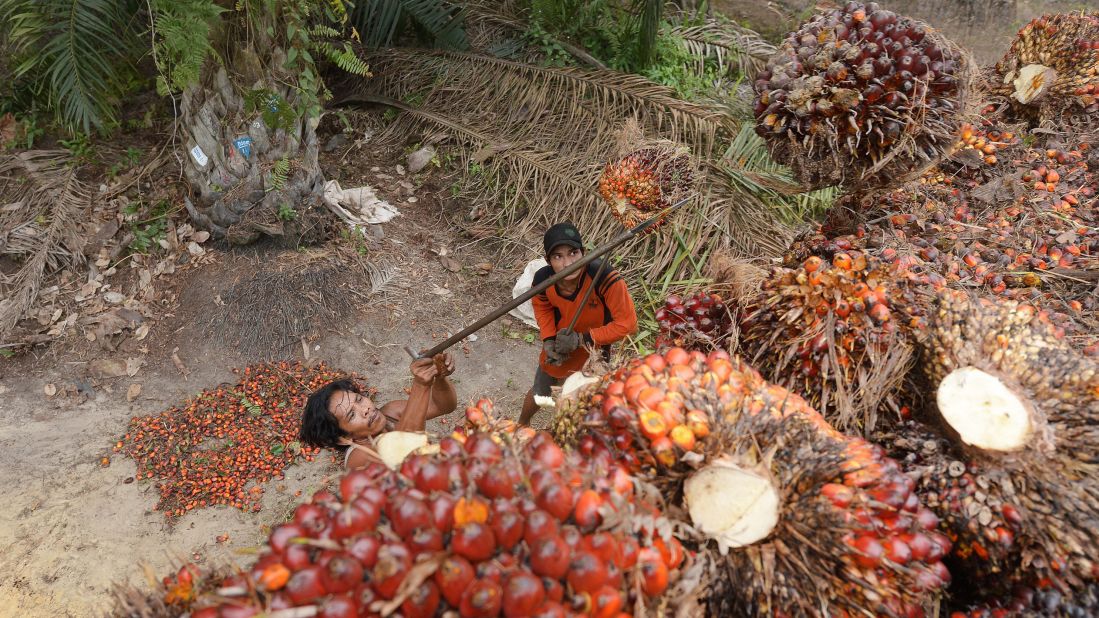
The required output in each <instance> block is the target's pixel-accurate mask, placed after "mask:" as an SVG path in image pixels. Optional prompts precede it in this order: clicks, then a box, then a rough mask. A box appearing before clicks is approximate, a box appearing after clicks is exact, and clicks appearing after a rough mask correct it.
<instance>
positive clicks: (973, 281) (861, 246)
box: [786, 144, 1099, 348]
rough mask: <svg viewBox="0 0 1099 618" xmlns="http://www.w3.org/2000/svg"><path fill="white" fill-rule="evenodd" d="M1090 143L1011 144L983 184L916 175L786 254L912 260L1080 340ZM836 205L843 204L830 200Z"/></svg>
mask: <svg viewBox="0 0 1099 618" xmlns="http://www.w3.org/2000/svg"><path fill="white" fill-rule="evenodd" d="M1095 163H1096V159H1095V158H1094V156H1093V155H1092V149H1091V148H1089V147H1088V145H1087V144H1080V145H1078V146H1076V147H1050V148H1041V149H1039V148H1030V149H1025V150H1022V151H1021V152H1014V153H1013V154H1012V156H1011V158H1010V160H1009V161H1005V162H1003V163H1002V164H1001V165H1000V166H999V167H1000V172H999V173H1001V176H1000V177H999V178H996V179H994V180H992V181H989V182H987V183H984V184H980V183H971V182H970V181H966V180H965V179H964V177H955V180H956V181H960V182H957V184H956V185H955V186H949V185H936V186H930V185H922V186H917V187H910V188H908V189H906V190H903V191H895V192H891V193H888V194H885V195H878V196H873V197H872V198H867V199H866V201H867V202H869V203H859V204H857V205H854V206H851V208H852V209H855V210H858V211H860V212H868V211H870V209H871V208H877V209H878V210H877V211H876V212H872V213H871V216H873V218H872V219H871V220H870V221H867V222H865V223H858V224H853V225H849V226H845V225H844V222H843V221H840V220H837V219H836V218H830V219H829V221H826V222H825V225H823V226H822V227H821V228H820V229H818V230H817V231H815V232H813V233H811V234H809V235H807V236H806V237H803V238H801V239H799V240H798V241H797V242H795V243H794V245H793V246H792V247H791V250H790V252H789V253H788V255H787V259H786V264H787V265H788V266H796V265H797V264H799V263H800V262H802V261H804V260H805V259H806V258H808V257H809V256H814V255H815V256H818V257H822V258H824V259H831V257H832V256H833V255H835V254H836V253H840V252H850V251H852V250H861V251H866V252H868V253H870V254H871V255H874V256H876V257H878V258H880V259H882V260H883V261H885V262H889V263H896V262H898V261H901V260H903V261H906V262H910V263H911V269H912V270H918V271H920V272H922V273H923V274H924V275H925V276H926V277H927V279H928V281H929V282H931V283H932V284H934V285H937V286H947V287H951V288H957V289H965V290H974V289H979V290H982V291H983V292H985V293H989V294H995V295H998V296H1002V297H1004V298H1009V299H1014V300H1026V301H1027V302H1030V303H1032V304H1034V305H1036V306H1037V307H1040V308H1041V309H1042V310H1043V311H1046V312H1048V313H1049V315H1050V317H1051V320H1052V321H1053V322H1054V323H1055V324H1056V325H1057V326H1058V327H1059V328H1063V329H1064V330H1065V331H1066V333H1068V334H1069V335H1070V336H1072V337H1073V342H1074V345H1078V346H1079V347H1081V348H1086V347H1087V346H1088V345H1089V343H1091V342H1093V341H1095V340H1096V339H1095V334H1096V333H1099V319H1096V318H1097V316H1099V297H1097V296H1096V295H1095V294H1094V293H1093V292H1094V287H1095V284H1094V281H1095V277H1096V272H1097V271H1099V200H1097V199H1096V187H1099V174H1096V170H1095ZM833 210H841V211H845V210H847V209H846V208H844V209H833Z"/></svg>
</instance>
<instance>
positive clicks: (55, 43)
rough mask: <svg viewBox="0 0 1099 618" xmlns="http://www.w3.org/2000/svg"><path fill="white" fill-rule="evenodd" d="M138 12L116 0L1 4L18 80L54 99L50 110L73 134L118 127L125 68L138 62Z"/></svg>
mask: <svg viewBox="0 0 1099 618" xmlns="http://www.w3.org/2000/svg"><path fill="white" fill-rule="evenodd" d="M134 12H135V7H134V6H133V5H132V3H131V2H129V1H114V0H0V20H3V21H4V22H6V23H8V24H11V30H10V34H9V37H10V39H9V40H10V43H11V48H12V51H13V52H14V53H15V54H17V55H18V57H19V63H18V64H17V65H16V67H15V71H14V77H15V78H16V79H25V80H29V81H30V82H31V83H32V86H31V87H32V88H33V89H35V90H40V91H41V90H44V91H46V92H48V93H49V105H50V106H51V107H52V108H53V109H54V110H56V112H57V114H58V117H59V119H60V120H61V122H62V123H63V124H64V125H66V126H67V127H68V128H70V129H74V130H75V129H79V130H83V131H84V132H85V133H87V132H90V131H91V130H92V129H93V128H95V129H103V128H105V127H107V126H109V125H110V124H111V123H113V121H114V119H115V107H116V105H117V98H118V96H119V93H120V91H121V80H120V78H119V75H120V73H121V72H120V70H119V69H120V67H121V66H124V65H126V64H128V63H129V62H130V61H131V58H132V56H133V49H134V44H135V42H136V30H135V28H134V24H133V15H134Z"/></svg>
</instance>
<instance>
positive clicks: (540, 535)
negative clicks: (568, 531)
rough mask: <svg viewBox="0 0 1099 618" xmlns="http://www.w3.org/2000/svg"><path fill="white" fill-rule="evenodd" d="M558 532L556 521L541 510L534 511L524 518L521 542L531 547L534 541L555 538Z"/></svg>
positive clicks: (558, 525) (558, 526)
mask: <svg viewBox="0 0 1099 618" xmlns="http://www.w3.org/2000/svg"><path fill="white" fill-rule="evenodd" d="M559 531H560V524H558V522H557V519H555V518H554V517H553V516H552V515H550V514H549V513H547V512H545V511H543V510H541V509H535V510H534V511H531V512H530V514H528V515H527V517H526V523H525V525H524V529H523V540H524V541H526V542H527V545H529V546H532V547H533V546H534V543H535V541H537V540H539V539H544V538H546V537H550V536H557V534H558V532H559Z"/></svg>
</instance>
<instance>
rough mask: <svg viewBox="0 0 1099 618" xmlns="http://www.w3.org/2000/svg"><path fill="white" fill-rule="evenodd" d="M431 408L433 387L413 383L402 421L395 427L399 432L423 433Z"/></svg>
mask: <svg viewBox="0 0 1099 618" xmlns="http://www.w3.org/2000/svg"><path fill="white" fill-rule="evenodd" d="M430 407H431V386H430V385H428V384H420V383H419V382H413V383H412V392H410V393H409V395H408V403H406V404H405V408H404V413H403V414H401V420H399V421H397V426H396V427H394V429H396V430H397V431H423V430H424V427H425V426H426V424H427V413H428V408H430Z"/></svg>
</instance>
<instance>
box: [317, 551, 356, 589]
mask: <svg viewBox="0 0 1099 618" xmlns="http://www.w3.org/2000/svg"><path fill="white" fill-rule="evenodd" d="M362 579H363V567H362V565H361V564H359V561H358V560H356V559H355V558H354V557H353V556H350V555H342V556H335V557H334V558H332V559H331V560H329V561H328V563H327V564H326V565H325V566H324V570H323V571H321V582H322V583H323V584H324V588H325V589H326V590H328V592H333V593H340V592H347V591H349V590H353V589H354V588H355V586H357V585H359V583H360V582H362Z"/></svg>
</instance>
